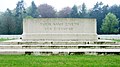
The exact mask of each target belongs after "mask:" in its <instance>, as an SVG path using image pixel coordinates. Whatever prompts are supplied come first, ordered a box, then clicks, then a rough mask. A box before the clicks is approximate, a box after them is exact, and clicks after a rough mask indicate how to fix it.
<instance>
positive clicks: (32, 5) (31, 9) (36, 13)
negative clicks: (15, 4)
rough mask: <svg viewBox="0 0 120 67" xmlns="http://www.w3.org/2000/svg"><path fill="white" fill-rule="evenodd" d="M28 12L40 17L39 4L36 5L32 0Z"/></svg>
mask: <svg viewBox="0 0 120 67" xmlns="http://www.w3.org/2000/svg"><path fill="white" fill-rule="evenodd" d="M27 14H28V15H29V16H31V17H33V18H38V17H39V14H38V9H37V6H36V5H35V3H34V1H32V2H31V6H30V7H28V8H27Z"/></svg>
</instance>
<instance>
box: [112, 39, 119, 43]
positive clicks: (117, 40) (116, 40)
mask: <svg viewBox="0 0 120 67" xmlns="http://www.w3.org/2000/svg"><path fill="white" fill-rule="evenodd" d="M112 41H114V42H120V39H115V40H112Z"/></svg>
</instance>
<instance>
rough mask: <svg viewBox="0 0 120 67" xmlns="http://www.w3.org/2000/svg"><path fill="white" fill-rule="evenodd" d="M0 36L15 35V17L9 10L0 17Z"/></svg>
mask: <svg viewBox="0 0 120 67" xmlns="http://www.w3.org/2000/svg"><path fill="white" fill-rule="evenodd" d="M0 34H4V35H5V34H7V35H8V34H9V35H10V34H15V16H14V15H13V13H12V11H11V10H9V9H7V10H6V11H5V12H4V13H3V14H1V15H0Z"/></svg>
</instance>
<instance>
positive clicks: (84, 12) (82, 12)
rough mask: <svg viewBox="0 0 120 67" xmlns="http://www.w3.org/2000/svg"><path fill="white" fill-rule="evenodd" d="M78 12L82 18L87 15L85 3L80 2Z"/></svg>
mask: <svg viewBox="0 0 120 67" xmlns="http://www.w3.org/2000/svg"><path fill="white" fill-rule="evenodd" d="M79 13H80V17H82V18H85V17H88V14H87V8H86V5H85V3H83V4H82V7H81V10H80V12H79Z"/></svg>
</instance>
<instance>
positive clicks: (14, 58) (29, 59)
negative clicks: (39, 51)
mask: <svg viewBox="0 0 120 67" xmlns="http://www.w3.org/2000/svg"><path fill="white" fill-rule="evenodd" d="M0 67H120V56H119V55H111V56H91V55H70V56H33V55H0Z"/></svg>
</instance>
